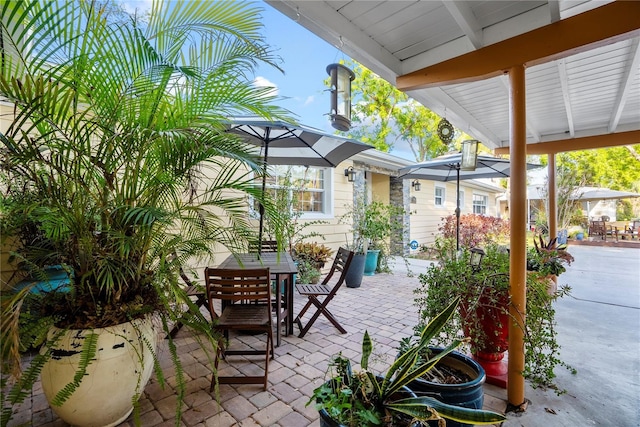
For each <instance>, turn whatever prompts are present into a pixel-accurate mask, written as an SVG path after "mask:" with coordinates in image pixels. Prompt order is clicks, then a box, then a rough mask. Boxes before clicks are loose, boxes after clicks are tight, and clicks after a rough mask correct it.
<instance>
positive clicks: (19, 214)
mask: <svg viewBox="0 0 640 427" xmlns="http://www.w3.org/2000/svg"><path fill="white" fill-rule="evenodd" d="M259 12H260V9H257V8H256V7H254V6H252V5H248V4H246V3H236V2H214V3H210V2H172V3H171V4H169V3H168V2H162V1H160V0H158V1H154V2H153V5H152V9H151V12H150V14H149V15H148V16H147V17H145V18H143V17H141V16H140V15H130V14H127V13H125V12H123V11H122V10H120V9H118V7H116V6H114V5H113V4H112V3H109V2H105V3H104V4H102V3H99V2H97V1H45V0H42V1H32V2H2V4H1V5H0V16H1V17H2V18H1V21H2V27H1V28H0V30H1V32H0V34H1V39H0V43H1V45H2V46H1V47H0V49H1V51H2V57H1V58H0V61H1V62H0V96H1V98H0V100H2V101H3V102H4V103H9V104H11V105H12V108H10V109H8V114H4V120H5V121H4V122H3V123H6V126H5V125H3V129H2V132H1V133H0V142H1V144H2V145H1V146H0V150H1V153H2V154H1V155H2V161H1V169H0V170H1V172H0V173H1V179H2V184H1V188H2V212H1V214H2V218H3V221H2V225H3V230H2V231H3V233H2V235H3V236H6V235H18V236H19V235H20V233H21V232H24V231H25V230H30V231H31V232H35V233H36V234H37V235H38V236H39V238H38V239H31V240H29V243H27V244H23V245H21V247H19V248H17V249H16V251H15V252H14V253H13V258H14V259H15V260H16V261H17V262H18V263H19V265H20V266H22V267H27V268H28V269H30V270H32V271H35V274H36V275H38V274H42V268H43V267H45V266H47V265H51V264H60V265H62V266H63V268H64V269H65V270H67V271H68V273H69V276H70V280H71V283H70V285H69V291H68V292H65V293H59V294H56V295H51V298H47V299H48V300H49V301H50V302H52V304H48V306H47V307H45V310H44V312H43V313H41V318H40V319H36V320H37V321H41V322H44V321H45V320H44V319H49V320H47V321H51V320H50V319H54V320H55V323H56V325H57V326H60V327H63V328H80V327H82V328H101V327H106V326H111V325H115V324H118V323H121V322H123V321H129V320H132V319H136V318H139V317H141V316H144V315H146V314H148V313H150V312H160V313H161V315H162V319H163V321H162V323H163V325H164V330H165V331H166V332H168V322H170V321H175V320H176V319H177V318H178V316H180V319H181V321H182V322H183V323H184V324H187V325H189V326H191V327H193V328H196V329H197V330H198V331H199V332H202V333H203V334H204V335H202V336H205V337H207V338H208V341H209V342H210V343H211V344H212V345H213V348H214V351H215V343H216V337H214V336H213V335H212V333H211V331H210V325H209V323H208V321H207V319H205V318H204V316H203V315H202V314H201V313H200V312H199V310H198V309H197V307H195V305H194V304H192V303H191V302H190V300H189V299H188V298H187V296H186V295H185V293H184V291H183V290H182V288H181V287H180V286H179V280H178V279H179V275H180V271H181V268H184V267H185V266H187V265H188V263H189V261H190V260H193V259H194V258H197V257H201V258H203V259H205V260H209V259H211V257H212V256H213V254H214V251H215V250H216V248H219V247H222V246H224V247H226V248H228V249H230V250H232V251H233V250H237V249H240V248H242V247H243V246H246V244H247V243H246V242H247V241H248V240H255V237H254V234H255V233H254V232H253V229H252V227H251V224H250V223H249V219H248V216H247V207H246V206H247V204H246V200H247V196H253V197H254V198H256V199H258V200H260V201H261V202H262V203H263V205H264V206H265V208H266V210H267V212H268V213H269V212H273V213H274V214H275V212H274V209H273V206H272V204H271V203H270V202H269V200H268V199H265V198H264V197H263V195H262V194H261V192H260V190H259V187H257V186H255V185H254V184H253V182H254V181H253V180H254V177H255V175H258V176H259V175H261V174H262V173H264V165H263V164H262V163H261V162H260V161H259V159H258V158H257V157H256V156H255V155H254V154H252V152H251V151H250V149H249V148H248V147H247V146H246V145H244V144H243V143H242V142H241V141H239V140H238V139H237V138H236V137H233V136H232V135H230V134H228V133H225V132H224V127H223V121H224V119H225V117H227V116H229V115H236V114H254V115H255V114H257V115H261V116H263V117H265V118H267V119H275V118H285V119H286V117H285V115H286V112H285V111H283V110H281V109H280V108H277V107H275V106H273V105H272V102H273V97H272V96H270V95H269V92H268V90H269V89H265V88H258V87H256V86H254V85H253V84H252V82H251V76H252V73H253V71H254V70H255V68H256V66H257V65H258V64H260V63H266V64H271V65H273V66H276V67H277V60H278V58H277V57H275V56H274V55H273V54H272V52H271V50H270V49H269V47H268V46H267V45H266V44H265V43H264V40H263V38H262V37H261V35H260V30H261V23H260V20H259V16H260V15H259ZM5 105H6V104H5ZM0 108H2V107H0ZM7 120H8V121H7ZM24 194H28V195H29V197H24ZM5 220H6V221H5ZM23 241H24V239H23ZM2 285H3V288H5V287H6V286H8V284H4V283H3V284H2ZM28 294H29V293H28V292H27V291H23V292H19V293H10V292H3V293H2V298H3V301H2V360H3V365H2V377H3V384H2V388H3V390H4V386H5V381H6V379H7V375H8V374H9V373H10V371H11V372H12V373H13V374H16V375H17V374H19V366H20V365H19V357H20V353H19V346H20V341H19V339H18V338H17V337H18V336H19V333H20V326H19V325H20V322H19V317H20V312H21V308H22V306H23V301H24V298H25V297H26V296H27V295H28ZM184 304H187V305H188V306H189V311H188V312H187V313H183V312H182V311H183V309H182V307H183V306H184ZM31 321H33V319H32V320H31ZM169 348H170V349H172V352H173V354H172V358H173V360H174V362H175V364H176V365H177V366H176V368H177V369H178V373H180V372H181V367H180V362H179V358H178V357H177V355H176V354H175V346H173V344H172V343H170V344H169ZM46 354H47V353H46V352H44V355H43V356H39V357H46ZM88 356H91V354H88ZM88 359H89V360H90V359H91V357H88ZM41 363H42V360H40V359H38V358H36V361H35V362H34V363H33V364H32V365H31V368H30V370H29V371H28V372H25V375H23V376H22V381H18V382H17V383H16V385H15V387H14V389H13V390H12V391H11V392H10V393H7V394H3V424H4V423H5V422H6V421H7V419H8V417H10V413H11V406H10V405H14V404H16V403H18V402H19V401H20V400H21V399H22V398H24V396H25V390H27V389H29V388H30V387H31V385H32V383H33V381H35V379H37V371H38V370H39V368H40V367H41V366H42V364H41ZM158 374H159V380H160V381H161V382H162V381H163V378H162V375H161V371H158ZM178 378H181V376H180V374H178ZM177 387H178V388H179V390H178V393H179V396H182V395H183V393H184V383H181V382H180V381H179V382H178V384H177ZM179 400H180V399H179ZM180 405H181V403H179V404H178V410H177V416H178V418H179V417H180Z"/></svg>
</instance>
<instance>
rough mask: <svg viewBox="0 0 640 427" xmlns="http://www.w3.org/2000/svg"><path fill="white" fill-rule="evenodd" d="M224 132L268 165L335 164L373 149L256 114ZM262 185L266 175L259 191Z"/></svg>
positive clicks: (231, 123) (234, 122) (239, 119)
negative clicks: (240, 139)
mask: <svg viewBox="0 0 640 427" xmlns="http://www.w3.org/2000/svg"><path fill="white" fill-rule="evenodd" d="M228 131H229V132H231V133H234V134H238V135H240V136H242V137H243V138H244V140H245V141H246V142H247V143H249V144H253V145H255V146H256V147H257V148H258V149H259V150H260V152H261V154H262V155H263V158H264V161H265V163H266V164H269V165H292V166H293V165H299V166H316V167H332V168H334V167H336V166H337V165H338V164H339V163H340V162H342V161H344V160H346V159H348V158H349V157H351V156H353V155H354V154H357V153H359V152H361V151H364V150H368V149H370V148H373V147H372V146H371V145H367V144H364V143H362V142H360V141H356V140H354V139H349V138H345V137H341V136H338V135H331V134H328V133H325V132H323V131H321V130H319V129H315V128H312V127H309V126H304V125H297V124H293V123H287V122H283V121H274V122H272V121H267V120H264V119H261V118H258V117H237V118H233V119H231V120H230V121H229V123H228ZM265 188H266V174H265V175H263V178H262V191H263V193H264V191H265ZM263 224H264V206H262V204H260V228H259V232H258V236H259V241H260V242H261V241H262V231H263V226H264V225H263Z"/></svg>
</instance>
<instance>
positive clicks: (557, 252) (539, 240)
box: [527, 235, 574, 276]
mask: <svg viewBox="0 0 640 427" xmlns="http://www.w3.org/2000/svg"><path fill="white" fill-rule="evenodd" d="M533 245H534V247H533V248H530V249H529V250H528V251H527V270H529V271H537V272H539V273H540V274H541V275H543V276H549V275H554V276H559V275H560V274H562V273H564V272H565V271H567V269H566V267H565V265H571V263H572V262H573V261H574V258H573V256H572V255H571V254H570V253H569V252H568V251H567V245H566V244H562V245H559V244H558V239H557V238H553V239H549V240H546V239H545V238H544V237H543V236H542V235H537V236H535V237H534V238H533Z"/></svg>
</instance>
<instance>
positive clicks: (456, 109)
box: [267, 0, 640, 148]
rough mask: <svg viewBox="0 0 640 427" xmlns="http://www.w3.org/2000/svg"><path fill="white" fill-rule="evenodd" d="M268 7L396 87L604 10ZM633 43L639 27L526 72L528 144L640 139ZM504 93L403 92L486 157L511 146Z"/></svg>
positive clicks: (378, 4)
mask: <svg viewBox="0 0 640 427" xmlns="http://www.w3.org/2000/svg"><path fill="white" fill-rule="evenodd" d="M267 3H268V4H270V5H272V6H273V7H275V8H276V9H278V10H280V11H281V12H283V13H284V14H286V15H287V16H296V13H300V15H301V19H299V22H300V24H301V25H304V26H305V27H307V28H308V29H309V30H311V31H312V32H315V33H316V34H318V35H319V36H320V37H322V38H324V39H325V40H327V41H328V42H330V43H332V44H334V45H339V41H340V39H341V38H342V40H343V41H344V52H345V54H347V55H349V56H351V57H352V58H353V59H355V60H357V61H359V62H361V63H362V64H363V65H365V66H367V67H368V68H370V69H371V70H372V71H374V72H375V73H377V74H378V75H380V76H382V77H383V78H385V79H387V80H388V81H389V82H391V83H392V84H395V83H396V81H395V79H396V78H397V77H399V76H401V75H403V74H409V73H411V72H413V71H417V70H421V69H423V68H425V67H429V66H431V65H434V64H438V63H440V62H442V61H445V60H448V59H451V58H454V57H457V56H460V55H463V54H465V53H469V52H473V51H474V50H477V49H482V48H483V47H485V46H487V45H490V44H493V43H497V42H501V41H503V40H507V39H510V38H513V37H516V36H519V35H522V34H524V33H526V32H529V31H532V30H535V29H537V28H541V27H545V26H552V24H553V23H554V22H557V21H558V20H559V19H567V18H569V17H572V16H575V15H578V14H581V13H584V12H587V11H589V10H592V9H594V8H597V7H600V6H603V5H606V4H608V3H611V2H610V1H609V0H605V1H594V0H591V1H590V0H586V1H582V0H577V1H567V0H559V1H555V0H552V1H546V0H544V1H508V0H504V1H503V0H498V1H480V0H476V1H474V0H470V1H463V0H460V1H455V2H452V1H441V0H423V1H404V0H401V1H361V0H356V1H317V0H316V1H308V0H286V1H277V0H268V1H267ZM616 22H618V21H616ZM585 31H589V28H586V29H585ZM638 34H640V28H636V29H635V31H633V32H632V33H627V34H625V35H624V37H617V38H615V39H612V40H610V41H607V43H608V44H604V45H601V46H599V47H596V48H591V50H586V51H582V52H581V53H576V54H573V55H571V56H566V57H563V59H556V60H553V61H550V62H544V63H541V64H539V65H534V66H530V67H528V68H527V69H526V74H525V75H526V108H527V126H528V134H527V142H528V143H536V142H545V141H552V140H554V139H568V138H573V137H579V136H584V135H597V134H606V133H611V132H618V131H627V130H633V131H637V130H640V77H639V74H640V73H639V71H638V68H640V59H639V56H640V53H639V52H640V48H639V47H638V46H639V44H640V43H639V41H638ZM601 44H602V43H601ZM589 47H591V46H589ZM581 50H584V49H581ZM563 56H564V55H563ZM508 84H509V83H508V79H506V78H505V77H504V76H503V77H496V78H491V79H485V80H480V81H474V82H469V83H460V84H452V85H443V86H440V87H437V88H428V89H415V90H411V91H410V92H409V93H410V95H411V96H413V97H414V98H415V99H416V100H418V101H419V102H421V103H422V104H424V105H425V106H427V107H429V108H431V109H432V110H433V111H434V112H436V113H437V114H439V115H441V116H444V117H447V119H448V120H449V121H451V123H452V124H453V125H454V126H456V127H457V128H459V129H460V130H462V131H465V132H467V133H469V134H470V135H472V136H473V137H475V138H477V139H479V140H480V141H482V142H483V143H484V144H485V145H487V146H488V147H490V148H497V147H504V146H508V145H509V134H510V133H509V99H508V93H509V90H508Z"/></svg>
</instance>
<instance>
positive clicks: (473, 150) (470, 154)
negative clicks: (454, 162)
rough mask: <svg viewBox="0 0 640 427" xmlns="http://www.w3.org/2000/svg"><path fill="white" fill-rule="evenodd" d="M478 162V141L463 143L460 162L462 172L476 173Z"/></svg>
mask: <svg viewBox="0 0 640 427" xmlns="http://www.w3.org/2000/svg"><path fill="white" fill-rule="evenodd" d="M477 162H478V141H477V140H476V139H468V140H466V141H463V142H462V161H461V162H460V170H463V171H474V170H476V163H477Z"/></svg>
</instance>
